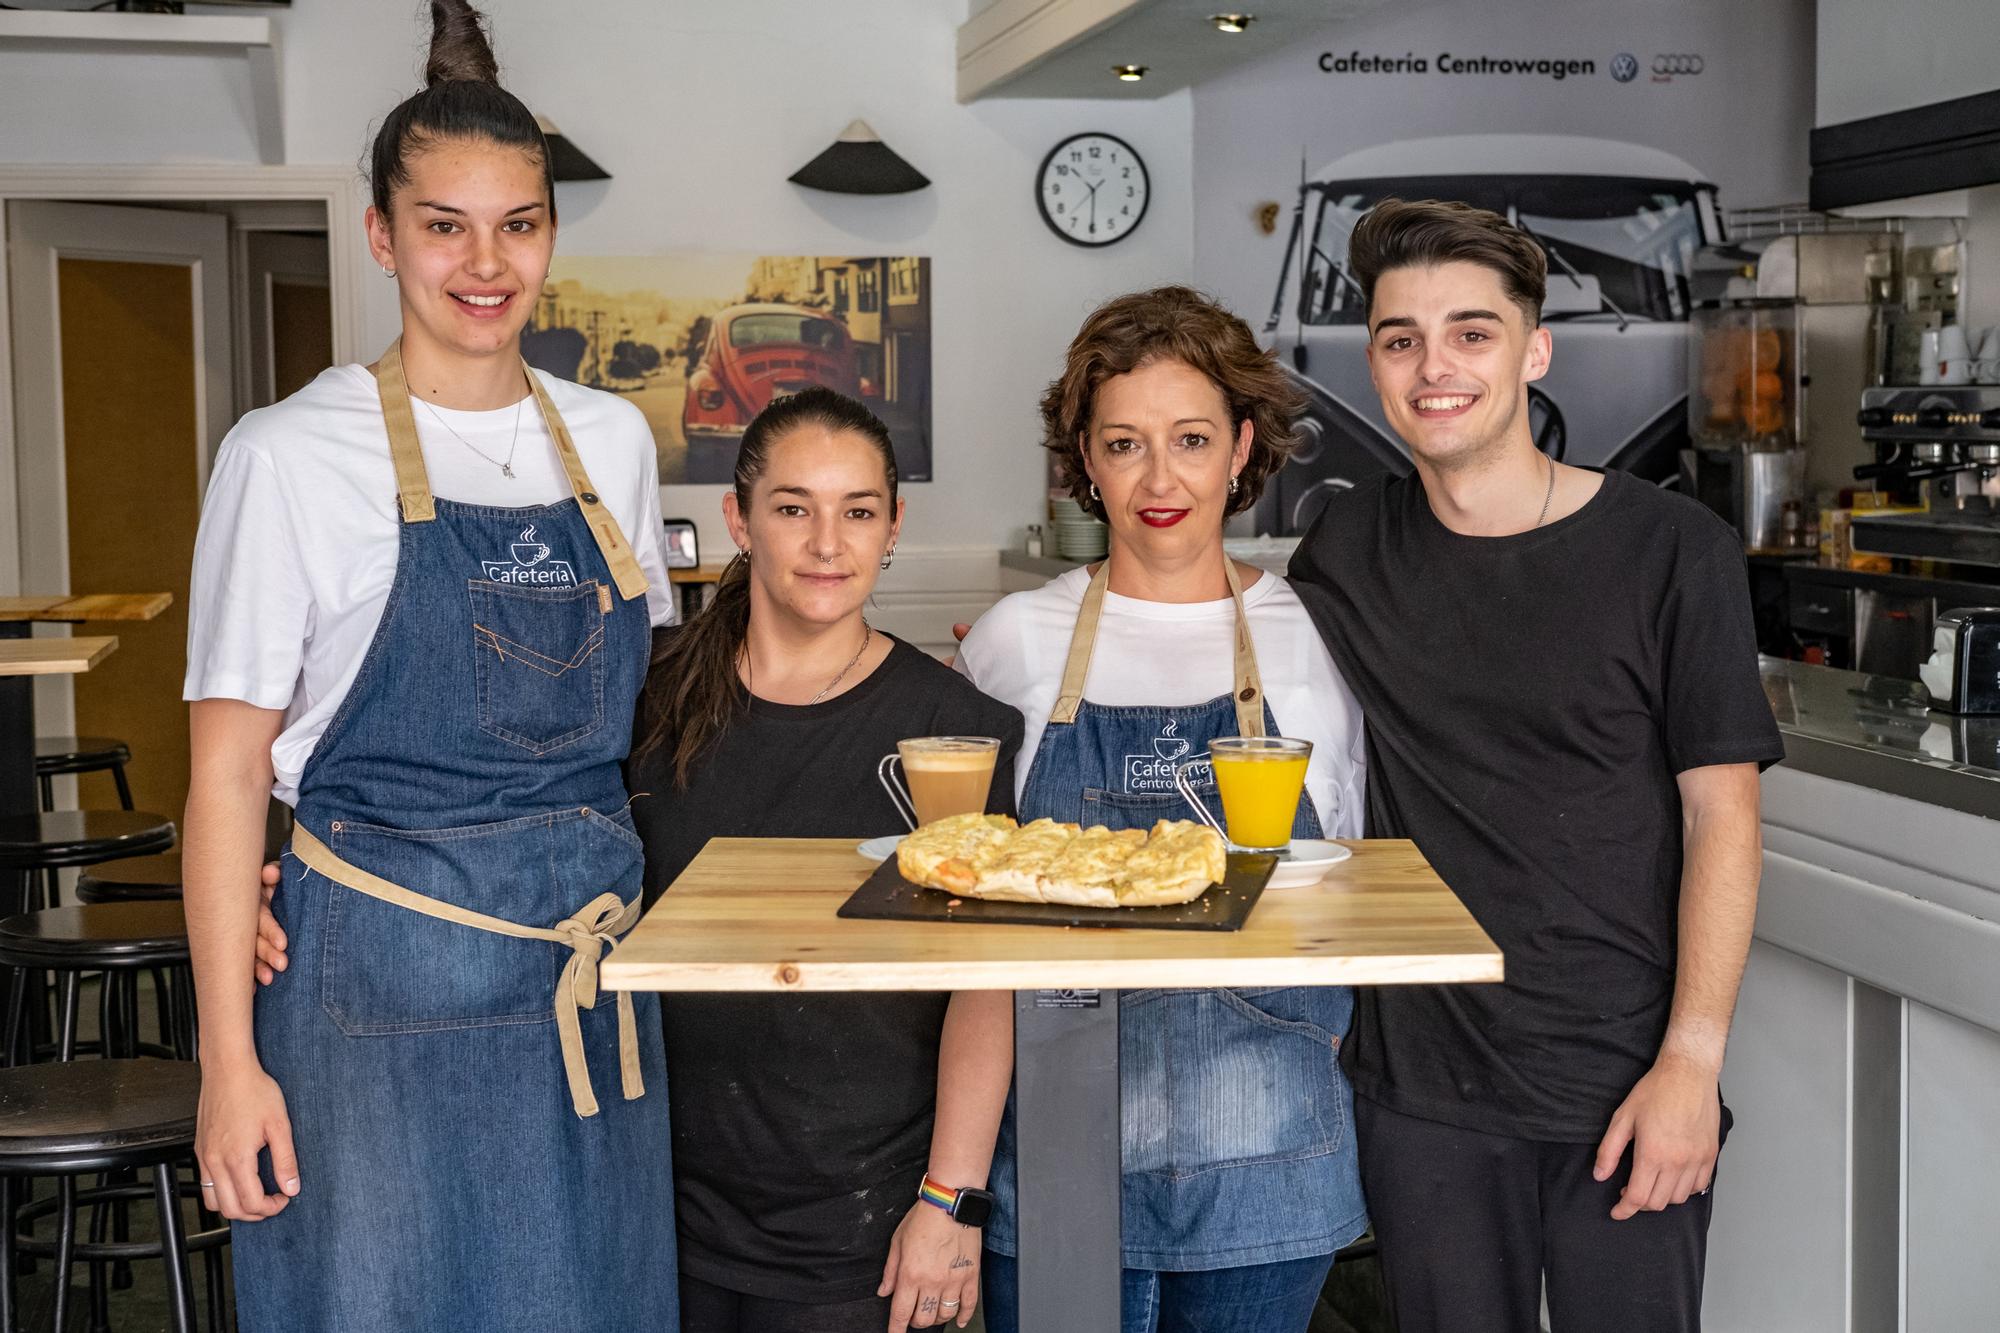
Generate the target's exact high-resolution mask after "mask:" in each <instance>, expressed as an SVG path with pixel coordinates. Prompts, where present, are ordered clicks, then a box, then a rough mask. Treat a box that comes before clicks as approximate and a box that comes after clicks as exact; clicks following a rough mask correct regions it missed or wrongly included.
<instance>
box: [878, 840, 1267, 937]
mask: <svg viewBox="0 0 2000 1333" xmlns="http://www.w3.org/2000/svg"><path fill="white" fill-rule="evenodd" d="M1277 866H1278V858H1277V857H1275V856H1272V855H1269V854H1267V853H1261V852H1231V853H1229V869H1228V871H1227V872H1226V873H1225V874H1224V875H1223V878H1222V883H1221V884H1219V885H1211V886H1210V887H1209V890H1208V892H1207V893H1204V894H1202V895H1201V897H1199V898H1196V899H1195V900H1194V901H1193V902H1188V903H1177V904H1174V905H1173V906H1169V907H1065V906H1062V905H1060V904H1056V903H1006V902H989V901H987V900H986V899H983V898H967V897H963V896H955V895H953V894H949V893H940V892H939V891H938V890H936V889H926V888H923V887H921V886H919V885H916V884H912V883H910V881H908V880H906V879H904V878H903V876H902V873H901V872H900V871H899V870H897V868H896V858H895V855H894V854H893V853H892V854H891V855H890V856H889V858H888V859H887V860H886V861H884V862H882V864H881V865H879V866H877V867H875V873H874V874H872V875H870V876H869V877H868V879H867V881H866V882H864V883H863V884H862V886H861V887H860V888H858V889H856V890H855V891H854V893H853V895H852V896H851V897H849V898H848V900H847V901H846V902H844V903H842V904H841V906H840V912H839V915H841V916H844V917H858V918H862V919H866V920H875V921H952V922H958V921H963V922H969V923H972V924H979V925H1004V926H1117V927H1121V928H1124V929H1128V930H1133V929H1136V930H1241V929H1242V928H1243V923H1244V921H1246V920H1247V919H1248V918H1249V916H1250V909H1251V908H1253V907H1255V906H1256V905H1257V899H1258V898H1259V897H1261V896H1262V895H1263V892H1264V885H1265V884H1266V883H1268V882H1269V881H1270V878H1271V872H1272V871H1273V870H1275V869H1277ZM954 903H955V904H957V905H956V906H953V904H954Z"/></svg>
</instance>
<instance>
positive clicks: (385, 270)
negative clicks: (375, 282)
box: [382, 264, 396, 278]
mask: <svg viewBox="0 0 2000 1333" xmlns="http://www.w3.org/2000/svg"><path fill="white" fill-rule="evenodd" d="M382 276H383V277H385V278H393V277H395V276H396V270H395V269H393V268H390V267H389V266H388V265H387V264H384V265H382Z"/></svg>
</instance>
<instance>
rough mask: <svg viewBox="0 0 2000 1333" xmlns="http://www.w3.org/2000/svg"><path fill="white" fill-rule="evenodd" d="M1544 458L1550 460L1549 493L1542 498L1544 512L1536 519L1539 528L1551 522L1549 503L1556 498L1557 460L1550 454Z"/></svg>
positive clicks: (1544, 455)
mask: <svg viewBox="0 0 2000 1333" xmlns="http://www.w3.org/2000/svg"><path fill="white" fill-rule="evenodd" d="M1542 457H1543V458H1546V459H1548V460H1549V491H1548V494H1547V495H1544V496H1543V497H1542V512H1541V515H1540V516H1539V517H1537V518H1536V519H1535V526H1536V527H1538V528H1539V527H1540V526H1542V524H1544V523H1546V522H1548V521H1549V501H1551V500H1553V499H1555V498H1556V460H1555V458H1554V457H1553V456H1552V455H1549V454H1543V455H1542Z"/></svg>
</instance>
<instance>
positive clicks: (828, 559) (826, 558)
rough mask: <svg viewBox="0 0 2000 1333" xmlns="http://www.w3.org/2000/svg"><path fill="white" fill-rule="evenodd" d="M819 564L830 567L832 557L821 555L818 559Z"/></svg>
mask: <svg viewBox="0 0 2000 1333" xmlns="http://www.w3.org/2000/svg"><path fill="white" fill-rule="evenodd" d="M819 562H820V563H821V564H822V565H830V564H832V563H833V557H832V556H830V555H823V556H821V557H820V558H819Z"/></svg>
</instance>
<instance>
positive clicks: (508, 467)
mask: <svg viewBox="0 0 2000 1333" xmlns="http://www.w3.org/2000/svg"><path fill="white" fill-rule="evenodd" d="M417 401H418V402H420V403H423V404H424V410H425V411H427V412H429V413H430V414H431V416H432V417H434V418H435V419H436V420H437V424H438V425H440V426H443V427H444V428H445V429H446V430H447V431H450V432H451V438H453V439H454V440H457V441H458V442H459V443H460V444H462V445H464V446H465V447H466V448H468V449H470V450H472V452H473V453H475V454H478V455H479V456H480V457H481V458H483V459H485V460H486V461H487V462H489V463H491V464H492V465H493V466H494V467H497V468H499V469H500V475H501V476H503V477H506V478H507V479H508V480H510V481H511V480H512V479H513V477H514V451H515V450H516V449H518V448H520V447H521V408H522V406H523V404H525V403H526V402H527V401H528V400H527V399H525V398H523V399H522V400H521V401H520V402H518V403H516V404H514V439H513V441H512V443H510V444H508V446H507V461H506V462H504V463H503V462H501V461H500V460H499V459H497V458H495V457H494V456H493V455H492V454H489V453H487V452H486V451H485V450H484V449H481V448H480V447H479V446H478V445H476V444H474V443H473V442H472V441H471V440H468V439H466V438H465V437H464V436H463V435H460V434H459V433H458V432H457V431H455V430H452V426H451V423H450V422H449V421H446V420H445V419H444V414H443V413H441V412H439V411H438V410H437V409H436V408H435V407H432V406H431V405H430V404H429V403H426V402H424V400H423V399H421V398H419V399H418V400H417Z"/></svg>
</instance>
